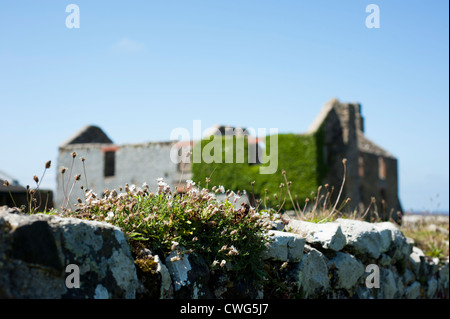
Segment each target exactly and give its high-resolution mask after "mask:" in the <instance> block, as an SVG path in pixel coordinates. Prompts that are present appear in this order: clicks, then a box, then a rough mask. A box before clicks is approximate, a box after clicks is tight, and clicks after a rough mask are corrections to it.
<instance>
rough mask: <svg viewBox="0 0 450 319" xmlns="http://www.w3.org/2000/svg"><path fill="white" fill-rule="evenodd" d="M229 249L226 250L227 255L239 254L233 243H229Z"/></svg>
mask: <svg viewBox="0 0 450 319" xmlns="http://www.w3.org/2000/svg"><path fill="white" fill-rule="evenodd" d="M229 249H230V251H229V252H228V255H231V256H234V255H239V252H238V251H237V249H236V248H235V247H234V246H233V245H231V247H230V248H229Z"/></svg>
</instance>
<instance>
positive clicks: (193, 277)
mask: <svg viewBox="0 0 450 319" xmlns="http://www.w3.org/2000/svg"><path fill="white" fill-rule="evenodd" d="M270 233H271V236H272V238H273V240H272V242H271V244H270V245H269V246H268V248H267V250H266V252H265V253H264V255H263V256H262V257H263V260H264V262H265V263H266V265H267V268H268V269H269V270H270V271H271V278H272V279H271V280H272V281H271V280H269V278H267V280H266V281H265V282H264V283H263V285H262V286H259V287H256V288H255V287H253V288H249V287H241V286H240V285H239V283H236V282H231V281H230V278H229V277H228V276H227V273H226V271H224V272H223V273H215V272H213V271H210V269H209V266H208V265H207V264H206V262H205V261H204V260H203V258H201V256H197V255H195V253H187V252H186V254H184V257H183V258H181V259H179V258H172V257H174V256H175V255H174V256H171V255H169V256H159V255H157V254H154V253H153V252H151V251H150V250H148V249H143V250H142V251H141V252H140V256H141V259H140V260H136V259H134V258H133V255H132V253H131V250H130V247H129V245H128V243H127V241H126V239H125V237H124V234H123V233H122V231H121V230H120V229H119V228H117V227H114V226H112V225H109V224H106V223H99V222H92V221H84V220H79V219H74V218H61V217H57V216H51V215H42V214H37V215H23V214H20V213H19V212H18V211H17V210H15V209H11V208H7V207H6V206H4V207H0V298H162V299H170V298H208V299H211V298H245V297H250V298H360V299H368V298H377V299H378V298H384V299H397V298H408V299H415V298H448V296H449V294H448V291H449V290H448V289H449V287H448V282H449V266H448V259H447V260H446V261H445V262H440V261H439V260H437V259H430V258H427V257H426V256H425V255H424V254H423V252H422V251H421V250H420V249H419V248H417V247H414V245H413V242H412V241H411V240H408V239H407V238H406V237H405V236H404V235H403V234H402V232H401V231H400V230H399V229H398V228H397V227H396V226H395V225H394V224H392V223H389V222H384V223H376V224H372V223H367V222H363V221H357V220H348V219H338V220H336V221H334V222H332V223H324V224H313V223H309V222H303V221H297V220H290V221H289V223H287V224H286V225H285V224H283V223H275V224H274V229H273V230H271V231H270ZM180 249H182V247H181V248H180ZM142 256H144V257H142ZM70 265H72V266H73V265H75V266H76V267H78V271H79V273H77V272H76V271H75V270H76V269H75V270H74V268H71V267H70ZM142 265H144V266H145V267H144V266H142ZM68 266H69V267H68ZM225 268H226V267H225ZM143 269H147V270H148V271H146V272H145V271H144V272H143ZM76 275H79V282H78V283H77V280H76ZM273 278H276V279H277V286H279V287H283V288H277V289H278V290H277V289H275V285H274V281H273V280H274V279H273ZM77 284H78V287H77ZM280 289H281V290H280ZM274 291H275V292H277V291H278V293H275V294H274V293H273V292H274Z"/></svg>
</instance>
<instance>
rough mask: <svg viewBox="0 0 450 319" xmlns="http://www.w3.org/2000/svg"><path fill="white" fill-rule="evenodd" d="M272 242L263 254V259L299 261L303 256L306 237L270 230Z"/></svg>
mask: <svg viewBox="0 0 450 319" xmlns="http://www.w3.org/2000/svg"><path fill="white" fill-rule="evenodd" d="M269 234H270V235H271V238H272V242H271V243H270V245H269V246H268V247H267V249H266V251H265V252H264V254H263V259H264V260H267V259H271V260H279V261H289V262H299V261H300V260H302V257H303V247H304V246H305V238H303V237H302V236H300V235H298V234H293V233H287V232H281V231H277V230H270V231H269Z"/></svg>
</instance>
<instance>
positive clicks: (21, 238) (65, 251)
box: [0, 209, 138, 298]
mask: <svg viewBox="0 0 450 319" xmlns="http://www.w3.org/2000/svg"><path fill="white" fill-rule="evenodd" d="M68 265H75V266H74V267H77V266H78V267H77V268H78V269H79V284H80V287H79V288H75V287H74V288H68V287H67V285H66V279H67V278H69V275H71V277H70V280H72V278H73V277H72V276H76V270H70V271H69V273H66V267H67V266H68ZM74 283H75V280H74ZM69 286H70V287H72V286H71V285H70V284H69ZM137 287H138V280H137V276H136V268H135V266H134V261H133V258H132V256H131V251H130V248H129V246H128V243H127V241H126V240H125V237H124V235H123V233H122V231H121V230H120V229H119V228H117V227H114V226H112V225H110V224H106V223H100V222H93V221H86V220H80V219H75V218H61V217H57V216H51V215H43V214H36V215H24V214H17V213H9V212H8V211H5V210H4V209H3V210H0V297H2V298H134V297H135V293H136V288H137Z"/></svg>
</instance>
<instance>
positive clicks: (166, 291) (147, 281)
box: [135, 248, 173, 299]
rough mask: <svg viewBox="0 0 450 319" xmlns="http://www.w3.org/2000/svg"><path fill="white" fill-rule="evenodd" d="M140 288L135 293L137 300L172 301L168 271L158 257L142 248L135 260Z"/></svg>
mask: <svg viewBox="0 0 450 319" xmlns="http://www.w3.org/2000/svg"><path fill="white" fill-rule="evenodd" d="M135 264H136V269H137V275H138V278H139V281H140V286H139V288H138V290H137V291H136V298H139V299H156V298H159V299H172V298H173V285H172V278H171V277H170V274H169V271H168V269H167V267H166V265H164V264H163V263H162V262H161V259H160V258H159V256H158V255H153V253H152V252H151V251H150V250H149V249H147V248H144V249H142V250H141V251H140V253H139V255H138V256H136V260H135Z"/></svg>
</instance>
